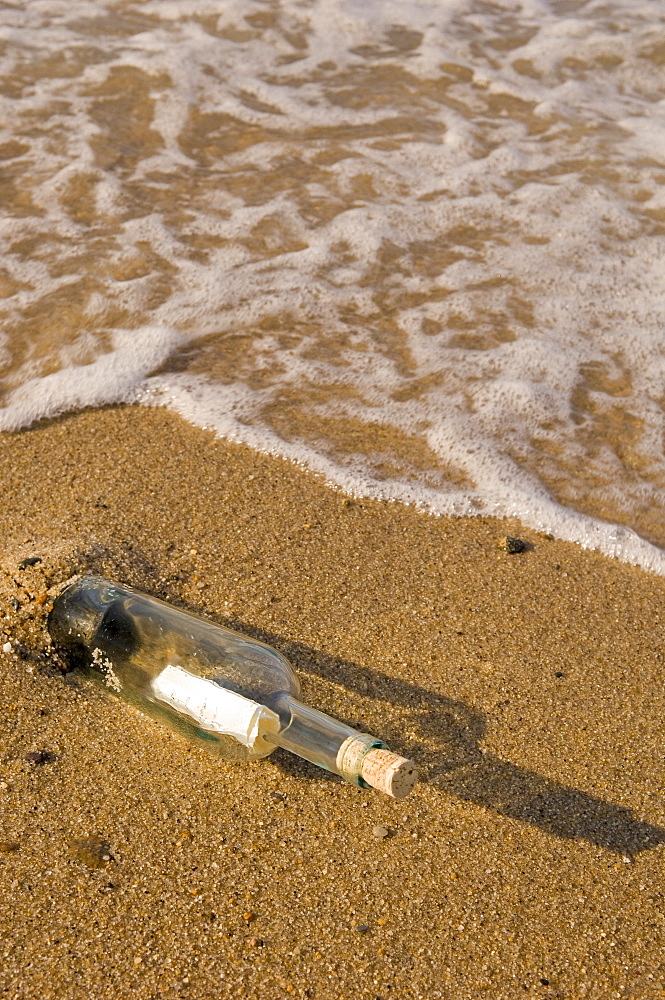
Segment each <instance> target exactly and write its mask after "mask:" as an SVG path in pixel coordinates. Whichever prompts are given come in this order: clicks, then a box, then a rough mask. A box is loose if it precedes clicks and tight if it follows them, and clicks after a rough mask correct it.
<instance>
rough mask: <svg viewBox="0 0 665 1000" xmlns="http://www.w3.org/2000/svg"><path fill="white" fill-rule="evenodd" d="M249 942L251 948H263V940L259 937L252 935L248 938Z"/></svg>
mask: <svg viewBox="0 0 665 1000" xmlns="http://www.w3.org/2000/svg"><path fill="white" fill-rule="evenodd" d="M249 943H250V945H251V946H252V948H263V941H262V940H261V938H257V937H253V938H250V939H249Z"/></svg>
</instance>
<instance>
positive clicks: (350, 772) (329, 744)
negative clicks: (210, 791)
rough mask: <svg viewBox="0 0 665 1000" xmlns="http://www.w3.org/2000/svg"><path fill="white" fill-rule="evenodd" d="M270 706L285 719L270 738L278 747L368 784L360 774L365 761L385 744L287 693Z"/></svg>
mask: <svg viewBox="0 0 665 1000" xmlns="http://www.w3.org/2000/svg"><path fill="white" fill-rule="evenodd" d="M270 708H272V709H273V711H275V712H277V714H278V715H279V717H280V720H281V721H282V728H281V729H280V732H279V733H277V734H275V735H274V736H270V737H269V739H270V740H273V741H274V742H275V744H276V745H277V746H279V747H282V748H283V749H284V750H288V751H290V753H294V754H296V756H297V757H303V758H304V759H305V760H308V761H310V762H311V763H312V764H316V765H317V766H318V767H322V768H324V770H326V771H332V772H333V774H339V775H340V776H341V777H342V778H346V780H347V781H350V782H352V783H353V784H356V785H360V786H361V787H363V788H368V787H369V785H368V784H367V782H366V781H365V780H364V779H363V777H362V775H361V770H362V762H363V760H364V758H365V756H366V754H367V753H368V752H369V751H370V750H373V749H376V748H385V746H386V744H385V743H383V742H382V741H381V740H377V739H376V738H375V737H374V736H370V735H369V733H360V732H358V730H357V729H352V728H351V726H347V725H345V724H344V723H343V722H339V721H338V720H337V719H333V718H331V717H330V716H329V715H326V714H325V713H324V712H318V711H317V710H316V709H315V708H310V707H309V705H304V704H303V702H301V701H300V700H299V699H298V698H296V697H295V696H294V695H292V694H290V693H288V692H281V693H280V694H279V695H277V697H276V698H274V699H271V701H270Z"/></svg>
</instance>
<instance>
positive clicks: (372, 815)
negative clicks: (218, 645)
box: [0, 407, 665, 1000]
mask: <svg viewBox="0 0 665 1000" xmlns="http://www.w3.org/2000/svg"><path fill="white" fill-rule="evenodd" d="M0 483H1V490H2V493H1V497H2V503H1V505H0V538H1V539H2V543H1V552H2V559H1V567H0V568H1V570H2V572H1V573H0V614H1V615H2V617H0V646H1V645H2V644H5V650H3V651H2V652H0V715H1V718H2V724H1V733H2V735H1V741H2V744H1V747H0V782H1V784H0V816H1V819H0V957H1V961H0V991H1V995H2V996H3V997H7V998H17V1000H18V998H20V1000H32V998H40V1000H46V998H49V997H55V998H67V1000H68V998H72V1000H79V998H81V1000H84V998H85V1000H103V998H107V997H108V998H114V1000H115V998H118V997H132V998H140V1000H148V998H158V997H159V998H161V997H165V998H173V1000H175V998H183V1000H184V998H186V1000H208V998H213V997H214V998H217V997H234V998H238V997H248V998H254V997H257V998H260V1000H264V998H265V1000H272V998H273V997H274V998H280V997H284V996H287V995H288V996H291V995H292V996H294V997H315V998H321V1000H376V998H381V1000H391V998H392V1000H397V998H399V1000H402V998H405V1000H406V998H420V997H422V998H427V1000H429V998H433V997H442V998H446V1000H463V998H474V1000H475V998H477V997H479V996H486V997H489V998H493V1000H503V998H506V1000H508V998H511V1000H512V998H515V997H522V996H524V997H529V996H531V997H542V998H554V997H557V998H566V1000H577V998H596V997H598V998H607V997H633V998H636V1000H637V998H639V1000H651V998H655V997H661V996H665V973H664V972H663V963H662V955H663V954H664V948H665V940H664V938H665V934H664V923H665V916H664V911H663V886H664V883H665V872H664V865H663V861H664V858H665V805H664V804H663V799H662V788H663V779H664V777H665V766H664V762H663V751H662V719H663V715H664V711H663V709H664V705H663V701H664V699H663V662H664V659H665V636H664V633H663V629H662V616H663V608H664V607H665V600H664V599H665V580H662V579H658V578H655V577H651V576H649V575H647V574H645V573H644V572H642V571H640V570H637V569H635V568H633V567H629V566H626V565H622V564H620V563H618V562H613V561H611V560H609V559H606V558H604V557H601V556H598V555H597V554H594V553H589V552H584V551H581V550H580V549H577V548H576V547H574V546H572V545H569V544H566V543H562V542H557V541H553V540H551V539H547V538H545V537H540V536H539V535H538V534H537V533H536V532H533V531H530V530H526V529H522V528H521V527H520V526H519V525H518V524H516V523H509V522H504V521H492V520H488V519H469V520H461V519H460V520H445V519H437V518H433V517H430V516H427V515H423V514H419V513H418V512H416V511H414V510H411V509H408V508H404V507H401V506H399V505H398V504H388V503H379V502H366V501H356V500H351V499H349V498H347V497H345V496H344V495H342V494H341V493H339V492H337V491H335V490H333V489H331V488H330V487H327V486H326V485H325V484H324V483H323V482H322V481H321V480H319V479H317V478H316V477H314V476H312V475H311V474H309V473H307V472H304V471H301V470H299V469H297V468H295V467H293V466H291V465H289V464H287V463H286V462H283V461H281V460H277V459H274V458H271V457H266V456H261V455H257V454H255V453H253V452H251V451H249V450H248V449H246V448H244V447H239V446H234V445H230V444H227V443H224V442H221V441H218V440H216V439H215V438H214V437H213V436H212V435H211V434H208V433H206V432H204V431H200V430H197V429H194V428H192V427H190V426H189V425H187V424H185V423H184V422H183V421H181V420H180V419H179V418H177V417H175V416H172V415H170V414H168V413H167V412H166V411H161V410H152V411H151V410H146V409H137V408H131V407H130V408H117V409H108V410H105V411H101V412H86V413H83V414H79V415H77V416H74V417H67V418H64V419H62V420H60V421H57V422H55V423H52V424H49V425H47V426H44V427H41V428H38V429H35V430H32V431H28V432H25V433H23V434H20V435H18V436H3V439H2V449H1V454H0ZM506 534H513V535H518V536H520V537H521V538H524V539H526V540H527V541H528V542H530V543H531V546H532V547H531V548H530V549H529V550H528V551H525V552H523V553H519V554H513V555H511V554H508V553H507V552H505V551H503V550H502V549H501V548H500V547H499V545H498V543H499V540H500V539H501V537H502V536H504V535H506ZM36 557H39V558H40V559H41V562H34V563H33V564H32V565H30V564H26V563H25V560H33V559H35V558H36ZM86 571H93V572H96V573H104V574H105V575H108V576H109V577H113V578H116V579H118V580H120V581H122V582H125V583H129V584H132V585H134V586H136V587H139V588H142V589H145V590H148V591H150V592H151V593H154V594H157V595H158V596H161V597H164V598H166V599H168V600H173V601H174V602H176V603H179V604H181V605H184V606H186V607H189V608H192V609H194V610H196V611H199V612H202V613H204V614H207V615H209V616H210V617H211V618H213V619H215V620H217V621H219V622H222V623H224V624H229V625H231V626H232V627H235V628H238V629H240V630H242V631H246V632H248V633H249V634H251V635H255V636H258V637H260V638H262V639H264V640H266V641H268V642H271V643H273V644H274V645H275V646H277V647H278V648H279V649H280V650H282V651H283V652H284V653H285V654H286V655H287V656H289V657H290V658H291V660H292V661H293V662H294V664H295V666H296V667H297V669H298V670H299V672H300V676H301V678H302V680H303V685H304V690H305V695H306V697H307V700H309V701H310V702H311V703H312V704H313V705H315V706H317V707H319V708H321V709H323V710H325V711H328V712H330V713H331V714H333V715H336V716H338V717H339V718H341V719H343V720H345V721H346V722H348V723H350V724H351V725H354V726H356V727H358V728H360V729H363V730H365V731H370V732H374V733H376V734H377V735H378V736H380V737H382V738H384V739H386V740H387V741H388V742H389V743H390V744H391V746H392V747H393V748H394V749H396V750H398V751H400V752H403V753H405V754H408V755H409V756H412V757H413V758H414V759H415V760H416V761H417V763H418V765H419V767H420V769H421V773H422V781H421V784H420V785H419V786H418V787H417V789H416V790H415V792H414V793H413V794H412V796H411V797H410V798H408V799H406V800H405V801H402V802H395V801H392V800H389V799H387V798H385V797H383V796H381V795H380V794H379V793H374V792H365V791H360V790H358V789H356V788H354V787H352V786H350V785H348V784H345V783H343V782H342V781H340V780H338V779H336V778H332V777H330V776H327V775H326V774H325V773H323V772H321V771H318V770H317V769H315V768H314V767H312V766H310V765H308V764H306V763H304V762H302V761H298V760H296V759H295V758H289V757H288V756H287V755H286V754H283V753H281V752H278V753H276V754H274V756H272V757H270V758H269V759H268V760H265V761H263V762H260V763H257V764H252V765H235V764H231V763H227V762H225V761H223V760H219V759H217V758H215V757H213V756H209V755H207V754H206V753H205V751H203V750H200V749H198V748H192V747H189V746H187V745H186V744H185V743H184V742H183V740H182V739H181V738H180V737H179V736H178V735H176V734H174V733H171V732H169V731H167V730H165V729H163V728H161V727H160V726H159V725H158V724H157V723H155V722H153V721H152V720H150V719H148V718H145V717H143V716H142V715H140V714H139V713H138V712H137V711H136V710H134V709H132V708H129V707H127V706H125V705H123V704H122V703H120V702H117V701H114V700H112V699H111V698H110V697H108V696H107V695H106V693H105V692H103V691H101V690H98V689H97V688H96V687H94V686H92V685H91V684H90V682H88V681H86V680H85V679H84V678H82V677H80V676H78V675H76V674H75V673H73V674H68V675H67V676H64V677H63V675H62V674H61V673H60V672H59V670H58V669H57V667H56V665H55V663H54V659H53V655H52V652H51V651H50V650H49V648H48V642H47V639H46V635H45V631H44V621H45V616H46V612H47V610H48V608H49V603H50V600H51V599H52V595H53V593H54V592H55V589H56V588H57V587H58V586H59V585H61V584H62V582H63V581H64V580H66V579H68V578H69V577H71V576H72V575H73V574H75V573H81V572H86ZM7 643H10V644H11V649H10V648H9V646H7ZM7 650H8V651H7ZM378 825H380V826H385V827H387V828H388V830H389V831H390V832H389V835H388V836H386V837H384V838H379V837H377V836H375V835H374V833H373V829H374V827H376V826H378Z"/></svg>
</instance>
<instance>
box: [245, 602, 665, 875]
mask: <svg viewBox="0 0 665 1000" xmlns="http://www.w3.org/2000/svg"><path fill="white" fill-rule="evenodd" d="M228 624H229V626H230V627H231V628H235V629H237V630H238V631H241V632H244V633H245V634H247V635H250V636H252V637H253V638H256V639H260V640H261V641H262V642H267V643H268V644H269V645H271V646H275V647H276V648H277V649H279V650H280V651H281V652H282V653H283V654H284V655H285V656H286V657H287V658H288V659H289V660H290V661H291V663H292V664H293V665H294V666H295V667H296V669H297V670H298V671H300V672H303V673H310V674H314V675H317V676H319V677H322V678H324V679H326V680H329V681H332V682H334V683H336V684H339V683H340V682H341V683H342V684H343V685H344V686H345V687H347V688H349V689H351V690H353V691H355V692H356V693H357V694H359V695H361V696H362V697H363V698H368V699H369V698H378V699H381V700H382V701H387V702H390V703H391V704H393V705H398V706H401V707H404V708H406V709H407V710H408V712H407V715H408V720H409V723H410V724H411V725H414V724H415V725H416V726H417V727H418V729H419V731H420V732H421V733H422V735H423V737H424V739H425V740H426V741H427V743H428V744H429V745H430V747H433V748H434V754H436V755H439V754H440V757H439V759H438V760H437V761H436V762H435V763H432V762H431V758H432V751H431V750H430V749H429V747H428V748H422V749H421V750H418V749H416V750H415V752H414V751H413V749H412V748H409V747H408V746H406V745H405V744H403V743H402V745H401V746H400V733H399V732H397V731H396V730H395V731H394V732H393V731H388V732H382V733H380V734H379V735H380V736H385V737H386V739H387V740H388V742H389V743H390V745H391V747H392V749H395V750H397V751H399V752H400V753H405V754H408V756H410V757H411V758H412V759H413V760H415V762H416V764H417V765H418V767H419V769H420V775H421V781H424V782H429V783H431V784H433V785H434V786H435V787H437V788H439V789H441V790H442V791H444V792H447V793H448V794H450V795H454V796H457V797H458V798H460V799H462V800H464V801H467V802H474V803H475V804H476V805H480V806H483V807H484V808H485V809H491V810H492V811H494V812H496V813H498V814H499V815H502V816H507V817H509V818H510V819H515V820H518V821H519V822H522V823H529V824H531V825H532V826H536V827H538V828H539V829H540V830H543V831H544V832H545V833H549V834H552V835H553V836H555V837H561V838H563V839H566V840H585V841H587V842H588V843H590V844H594V845H596V846H597V847H602V848H605V849H607V850H609V851H612V852H613V853H615V854H620V855H624V856H628V857H633V856H634V855H636V854H639V853H640V852H641V851H647V850H650V849H651V848H652V847H656V846H657V845H658V844H661V843H664V842H665V828H663V827H659V826H655V825H653V824H651V823H645V822H643V821H642V820H640V819H638V818H637V817H636V816H635V815H634V814H633V813H632V812H631V811H630V810H629V809H625V808H623V807H622V806H618V805H614V804H613V803H611V802H605V801H604V800H603V799H600V798H597V797H596V796H594V795H589V794H588V793H586V792H581V791H578V790H577V789H575V788H570V787H569V786H567V785H563V784H560V783H559V782H557V781H553V780H551V779H550V778H546V777H544V776H543V775H540V774H538V773H537V772H535V771H531V770H529V769H528V768H524V767H519V766H518V765H516V764H511V763H509V762H508V761H504V760H501V759H500V758H499V757H496V756H494V755H493V754H490V753H486V752H484V751H483V749H482V748H481V746H480V743H481V741H482V739H483V737H484V735H485V732H486V729H487V722H486V719H485V716H484V715H483V714H482V713H480V712H478V711H476V710H475V709H472V708H470V707H469V706H468V705H465V704H464V703H463V702H460V701H455V700H453V699H452V698H447V697H445V696H442V695H439V694H435V693H434V692H432V691H428V690H427V689H426V688H423V687H421V686H420V685H418V684H413V683H411V682H410V681H403V680H399V679H397V678H394V677H389V676H387V675H386V674H383V673H381V672H379V671H376V670H370V669H369V668H367V667H362V666H360V665H359V664H357V663H352V662H350V661H346V660H340V659H338V658H336V657H333V656H329V655H327V654H325V653H322V652H321V651H319V650H316V649H313V648H311V647H309V646H306V645H304V644H302V643H297V642H291V641H289V640H287V639H285V638H284V637H283V636H280V635H275V634H273V633H270V632H265V631H263V630H260V629H256V628H253V627H250V626H247V625H246V624H245V623H243V622H238V621H232V622H231V621H230V622H229V623H228ZM347 721H349V722H350V723H351V724H357V720H353V719H350V720H347ZM276 763H279V765H280V767H282V768H283V769H284V770H285V771H289V772H292V773H298V774H299V775H302V774H304V773H306V774H310V775H314V774H315V773H316V777H318V778H320V777H321V771H320V770H319V769H318V768H314V767H313V766H312V768H311V770H310V768H309V767H305V768H303V765H305V764H306V762H304V761H297V759H295V758H292V757H291V756H290V755H288V754H283V755H280V757H279V759H277V760H276Z"/></svg>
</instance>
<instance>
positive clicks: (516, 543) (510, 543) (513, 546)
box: [499, 535, 528, 556]
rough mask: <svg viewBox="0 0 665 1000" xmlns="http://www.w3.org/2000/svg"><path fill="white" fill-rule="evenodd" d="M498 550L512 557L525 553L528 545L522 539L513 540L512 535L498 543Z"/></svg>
mask: <svg viewBox="0 0 665 1000" xmlns="http://www.w3.org/2000/svg"><path fill="white" fill-rule="evenodd" d="M499 548H500V549H503V550H504V551H505V552H508V554H509V555H511V556H514V555H516V554H517V553H518V552H526V550H527V548H528V543H527V542H525V541H524V539H523V538H515V537H514V536H513V535H506V536H505V538H502V539H501V540H500V542H499Z"/></svg>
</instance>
